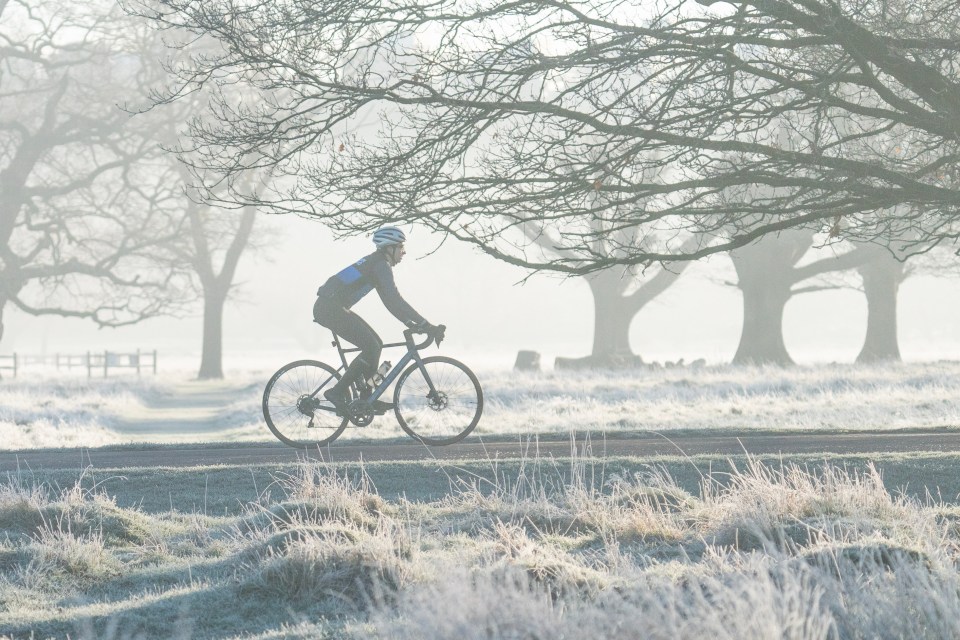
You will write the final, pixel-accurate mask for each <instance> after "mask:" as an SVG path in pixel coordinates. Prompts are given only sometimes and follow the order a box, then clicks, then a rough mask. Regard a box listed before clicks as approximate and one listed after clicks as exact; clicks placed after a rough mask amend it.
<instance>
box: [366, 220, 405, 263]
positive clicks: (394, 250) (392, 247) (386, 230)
mask: <svg viewBox="0 0 960 640" xmlns="http://www.w3.org/2000/svg"><path fill="white" fill-rule="evenodd" d="M406 241H407V236H406V235H405V234H404V233H403V231H401V230H400V229H398V228H396V227H380V228H379V229H377V230H376V231H375V232H374V233H373V244H375V245H377V249H378V250H379V251H383V252H384V253H386V254H387V257H388V258H389V259H390V262H391V263H392V264H394V265H396V264H397V263H399V262H400V261H401V260H402V259H403V255H404V254H405V253H406V251H405V249H404V247H403V243H404V242H406Z"/></svg>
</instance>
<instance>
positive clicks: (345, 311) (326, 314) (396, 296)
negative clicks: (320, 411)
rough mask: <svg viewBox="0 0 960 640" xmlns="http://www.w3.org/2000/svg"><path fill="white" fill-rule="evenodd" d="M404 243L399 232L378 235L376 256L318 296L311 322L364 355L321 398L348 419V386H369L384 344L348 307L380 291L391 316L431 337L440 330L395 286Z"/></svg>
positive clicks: (363, 260)
mask: <svg viewBox="0 0 960 640" xmlns="http://www.w3.org/2000/svg"><path fill="white" fill-rule="evenodd" d="M406 240H407V238H406V236H405V235H404V233H403V231H401V230H400V229H398V228H396V227H382V228H380V229H378V230H377V231H376V232H375V233H374V234H373V244H375V245H376V247H377V249H376V251H374V252H373V253H371V254H370V255H368V256H366V257H363V258H360V259H359V260H357V261H356V262H355V263H353V264H352V265H350V266H349V267H346V268H345V269H342V270H341V271H339V272H337V273H336V274H334V275H333V276H331V277H330V278H329V279H328V280H327V281H326V282H325V283H324V284H323V285H322V286H321V287H320V288H319V289H318V290H317V301H316V303H315V304H314V305H313V321H314V322H316V323H317V324H320V325H322V326H324V327H326V328H328V329H330V330H332V331H333V332H334V333H336V334H337V335H338V336H340V337H341V338H344V339H345V340H347V341H348V342H350V343H352V344H354V345H356V346H357V347H359V348H360V355H358V356H357V357H356V358H354V360H353V362H351V363H350V366H349V367H347V370H346V371H345V372H344V374H343V377H342V378H340V380H339V381H338V382H337V384H336V385H334V386H333V388H331V389H328V390H327V391H326V392H324V394H323V395H324V397H325V398H326V399H327V400H329V401H330V402H332V403H333V405H334V406H335V407H336V409H337V413H338V414H342V413H344V409H345V408H346V406H347V405H348V404H349V403H350V400H351V398H350V385H352V384H353V383H355V382H360V381H365V380H368V379H369V378H371V377H372V376H373V375H374V373H375V372H376V371H377V367H378V366H379V364H380V353H381V351H382V350H383V341H382V340H381V339H380V336H379V335H377V332H376V331H374V330H373V329H372V328H371V327H370V325H369V324H367V322H366V321H365V320H364V319H363V318H361V317H360V316H358V315H357V314H356V313H354V312H353V311H350V307H352V306H353V305H355V304H356V303H357V302H359V301H360V299H361V298H363V297H364V296H365V295H367V294H368V293H370V291H372V290H373V289H376V290H377V293H378V294H379V295H380V300H381V301H382V302H383V304H384V306H385V307H386V308H387V310H388V311H389V312H390V313H392V314H393V315H394V316H395V317H396V318H397V320H399V321H400V322H402V323H404V324H405V325H407V327H409V328H414V329H417V330H418V331H421V332H423V333H430V334H433V333H435V332H436V331H437V329H438V328H437V327H436V326H435V325H432V324H430V323H429V322H427V321H426V319H424V317H423V316H421V315H420V314H419V313H417V312H416V310H414V308H413V307H411V306H410V305H409V304H408V303H407V301H406V300H404V299H403V297H402V296H401V295H400V292H399V291H398V290H397V285H396V283H395V282H394V279H393V267H395V266H396V265H398V264H400V261H401V260H403V256H404V255H405V254H406V251H405V249H404V243H405V242H406ZM365 386H366V385H363V384H362V385H361V387H365Z"/></svg>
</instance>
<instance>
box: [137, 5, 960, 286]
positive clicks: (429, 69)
mask: <svg viewBox="0 0 960 640" xmlns="http://www.w3.org/2000/svg"><path fill="white" fill-rule="evenodd" d="M701 2H702V4H703V5H705V6H703V7H695V6H691V5H690V4H689V3H687V2H683V1H682V0H668V1H666V2H664V3H661V4H660V5H658V7H657V8H656V10H655V11H651V10H650V9H648V8H647V5H646V4H645V3H640V2H636V1H630V0H609V1H607V0H594V1H592V2H565V1H559V2H557V1H553V0H551V1H550V2H545V1H543V0H520V1H519V2H511V3H500V2H493V1H492V0H489V1H481V2H478V3H458V2H452V1H451V2H437V3H432V4H427V5H424V4H422V3H419V2H416V3H412V2H411V3H404V2H391V3H381V2H379V1H378V2H369V1H363V0H360V1H358V2H350V3H343V2H341V1H340V0H319V1H317V2H311V3H301V2H294V1H293V0H269V1H268V0H260V1H257V0H252V1H251V2H246V3H244V4H243V5H242V7H241V6H239V5H236V4H235V3H232V2H230V1H229V0H167V1H165V2H163V3H162V5H160V6H159V7H153V6H151V7H149V10H148V11H144V13H147V14H149V15H151V16H152V17H153V18H155V19H156V20H157V21H158V22H159V23H161V24H164V25H167V26H175V27H177V28H187V29H189V30H192V31H193V32H195V33H199V34H203V35H205V36H209V37H211V38H213V39H215V40H216V41H217V42H219V43H220V44H221V49H220V50H219V53H218V54H216V55H207V56H203V57H196V58H194V59H193V62H192V63H191V64H188V65H184V66H182V67H180V68H179V70H178V71H179V75H180V78H181V80H182V85H181V89H180V93H183V92H189V91H190V90H193V89H194V88H196V87H197V86H201V85H203V86H208V87H209V86H211V85H215V84H216V83H220V82H222V81H223V79H225V78H229V79H230V82H231V83H243V84H246V85H247V86H248V87H250V88H251V89H252V90H253V91H255V92H256V93H257V94H258V95H259V96H260V99H259V100H258V101H256V102H255V103H253V104H251V103H250V102H249V101H244V102H239V101H236V100H233V99H231V97H230V96H229V95H226V94H224V95H222V96H220V99H219V102H218V104H217V105H216V108H215V109H214V112H215V113H216V115H217V117H218V119H219V122H218V123H217V124H213V125H211V124H210V123H209V122H202V123H201V122H200V121H198V122H197V125H196V126H195V127H194V128H193V131H192V134H193V139H194V142H195V147H194V148H193V149H192V151H194V152H195V153H194V157H195V158H197V162H200V163H202V164H203V165H204V166H206V167H209V168H213V169H215V170H216V171H218V172H219V174H220V178H221V179H226V180H228V181H229V178H230V177H231V176H232V175H233V174H234V173H235V172H242V171H245V170H247V169H248V168H249V166H250V164H249V162H248V160H247V159H249V158H250V157H251V156H250V152H251V151H257V152H259V153H262V154H263V155H262V156H261V157H260V159H259V160H257V164H264V163H266V164H270V165H271V166H273V167H275V169H276V170H277V171H278V172H279V173H281V174H286V175H287V176H289V177H290V178H291V180H293V181H294V184H293V185H292V186H287V187H285V188H284V189H283V190H279V189H278V190H276V191H274V192H273V193H271V194H264V193H257V194H251V193H247V192H243V191H242V189H235V190H234V192H233V193H232V198H231V199H232V200H233V201H235V202H250V201H253V202H255V203H256V204H259V205H262V206H265V207H268V208H270V209H271V210H272V211H275V212H284V211H298V212H308V213H310V214H312V215H316V216H320V217H324V218H326V219H327V220H328V221H329V222H330V223H331V224H334V225H336V226H338V227H339V228H340V229H341V230H344V231H347V232H349V231H356V230H364V229H370V228H372V227H374V226H376V225H378V224H381V223H382V222H383V221H386V220H390V221H398V220H402V221H409V222H422V223H424V224H427V225H429V226H431V227H433V228H435V229H439V230H442V231H445V232H447V233H449V234H451V235H453V236H455V237H457V238H460V239H461V240H464V241H466V242H470V243H474V244H476V245H478V246H480V247H481V248H482V249H483V250H484V251H486V252H488V253H490V254H492V255H494V256H496V257H498V258H501V259H503V260H506V261H508V262H511V263H514V264H521V265H525V266H528V267H534V268H543V269H554V270H558V271H563V272H567V273H580V274H582V273H587V272H589V271H592V270H597V269H602V268H604V267H609V266H613V265H632V264H647V263H651V262H655V261H661V260H672V259H695V258H699V257H701V256H704V255H707V254H710V253H715V252H721V251H729V250H731V249H735V248H737V247H742V246H745V245H747V244H749V243H750V242H752V241H753V240H755V239H756V238H758V237H761V236H762V235H764V234H768V233H773V232H778V231H781V230H784V229H788V228H792V227H804V228H809V229H811V230H821V231H823V230H826V229H828V228H830V227H831V226H833V225H834V224H835V223H836V221H838V220H842V221H843V223H844V227H845V237H846V238H853V239H859V240H865V241H875V242H879V243H881V244H887V243H889V242H892V241H896V242H898V245H897V247H896V248H897V249H898V251H901V252H902V253H910V252H917V251H924V250H926V249H928V248H929V247H930V246H931V245H933V244H935V243H937V242H940V241H943V240H950V239H953V238H955V237H956V235H957V234H958V233H960V229H958V227H957V224H956V222H957V211H958V196H957V180H956V176H955V166H956V160H957V144H956V139H957V133H956V122H957V121H958V119H960V118H958V116H960V113H958V110H960V107H958V105H960V85H958V83H957V82H956V79H955V69H956V67H957V64H958V62H960V60H958V53H960V47H958V46H957V44H956V38H955V36H954V35H953V34H954V33H955V31H956V28H957V24H958V21H960V10H958V4H957V2H956V0H931V1H930V2H927V3H924V4H917V3H912V2H901V1H899V0H891V1H890V2H885V3H881V4H878V3H876V2H874V1H873V0H840V1H833V0H744V1H737V0H735V1H733V2H722V3H721V2H715V1H714V0H701ZM175 93H176V92H175ZM371 113H382V116H381V122H380V127H379V131H378V132H377V135H376V136H362V135H347V134H344V133H343V130H344V127H345V126H347V128H349V127H348V125H349V123H350V122H352V121H355V120H356V119H358V118H366V117H369V114H371ZM784 123H787V126H789V125H790V124H791V123H792V129H791V131H790V136H791V137H792V139H793V140H794V142H793V144H792V147H791V148H790V149H784V148H783V147H782V146H781V145H780V137H779V135H778V134H777V133H776V132H774V131H773V130H772V126H773V125H776V127H777V128H780V127H782V126H784ZM811 123H813V124H811ZM891 141H896V142H891ZM591 151H600V153H591ZM731 155H735V156H736V157H737V158H738V160H737V162H731V161H730V157H731ZM559 157H562V158H565V159H573V160H572V161H570V162H568V163H567V164H566V165H565V166H563V167H562V170H561V167H560V164H559V163H557V162H554V161H553V160H554V159H555V158H559ZM596 158H603V161H602V162H598V161H597V160H596ZM651 162H653V163H656V164H657V165H663V164H671V165H672V166H675V167H677V170H676V171H675V172H673V173H672V174H671V176H670V179H669V180H662V179H657V180H648V179H645V177H644V176H646V175H647V172H645V171H644V169H646V168H648V167H649V165H650V163H651ZM597 175H604V176H605V178H604V179H603V180H602V181H601V184H600V187H599V188H600V190H601V191H602V193H603V194H604V198H603V200H602V201H601V203H600V204H597V203H595V202H593V201H591V199H590V198H589V194H590V193H591V192H592V190H594V189H595V186H594V183H595V182H596V181H597V179H596V176H597ZM757 186H764V187H774V188H775V189H771V190H770V191H769V192H767V194H766V195H765V196H763V197H755V198H751V199H740V200H735V199H731V198H730V197H729V191H731V190H734V191H736V190H741V189H743V188H749V187H757ZM641 200H642V201H645V202H647V203H650V205H649V206H645V207H642V208H631V205H632V204H634V203H636V202H638V201H641ZM623 211H630V213H629V214H628V215H627V216H625V217H623V216H622V215H620V214H622V212H623ZM617 212H620V213H619V214H618V213H617ZM529 220H534V221H537V222H539V223H544V224H550V223H557V222H559V221H561V220H562V221H563V222H564V234H563V237H562V240H563V245H562V246H563V248H564V249H565V251H564V252H558V253H552V254H550V255H549V256H547V257H544V256H542V255H540V254H536V255H530V253H529V249H530V245H528V244H522V243H520V242H518V239H517V238H518V236H517V234H516V233H514V232H515V231H516V230H517V228H518V225H520V224H523V223H525V222H526V221H529ZM595 220H600V221H601V222H602V223H603V227H604V228H605V229H614V228H617V227H618V226H620V227H624V228H626V227H638V226H639V227H641V228H644V229H646V230H647V232H649V233H658V234H662V233H665V232H669V231H673V232H674V234H675V237H674V239H673V241H672V242H669V243H667V244H666V245H665V246H658V247H657V248H656V250H651V248H650V247H649V246H646V247H645V246H642V245H640V246H637V245H619V246H616V247H613V250H608V251H605V252H604V253H601V254H597V253H593V252H592V251H591V250H590V248H589V247H590V246H591V243H590V242H589V240H591V239H592V238H593V233H594V232H593V231H592V229H593V225H592V223H593V221H595ZM690 236H696V237H699V238H701V239H702V244H700V245H697V246H696V247H694V248H693V249H686V248H685V245H684V241H685V240H686V239H687V238H688V237H690ZM905 238H908V240H905Z"/></svg>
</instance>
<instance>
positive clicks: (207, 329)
mask: <svg viewBox="0 0 960 640" xmlns="http://www.w3.org/2000/svg"><path fill="white" fill-rule="evenodd" d="M203 293H204V295H203V354H202V356H201V358H200V372H199V373H198V374H197V378H198V379H200V380H211V379H220V378H223V307H224V304H225V303H226V300H227V291H226V290H225V289H223V288H222V287H219V286H217V285H211V286H210V287H209V288H207V287H205V288H204V291H203Z"/></svg>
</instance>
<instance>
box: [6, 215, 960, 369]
mask: <svg viewBox="0 0 960 640" xmlns="http://www.w3.org/2000/svg"><path fill="white" fill-rule="evenodd" d="M270 223H271V224H275V225H279V227H280V229H281V230H282V232H281V233H278V234H277V245H276V246H274V247H273V248H272V249H271V251H270V252H269V255H267V253H261V254H260V255H256V254H247V255H245V256H244V257H243V259H242V260H241V264H240V274H239V277H238V280H240V281H242V282H243V283H244V284H243V285H242V287H241V289H240V291H239V295H238V296H237V299H236V300H234V301H232V302H230V303H228V306H227V311H226V316H225V341H224V354H225V355H224V365H225V367H226V368H227V369H228V371H229V369H230V368H231V367H240V366H245V365H246V364H248V363H249V361H251V360H253V361H255V362H256V364H258V365H260V366H263V367H265V368H267V369H272V368H275V366H279V365H280V364H283V362H285V361H286V360H289V359H293V358H300V357H320V358H321V359H326V358H329V356H330V353H331V350H330V349H329V346H328V343H329V333H328V332H327V330H326V329H323V328H321V327H319V326H318V325H316V324H314V323H313V322H312V316H311V310H312V306H313V302H314V300H315V292H316V288H317V286H318V285H319V284H320V283H322V282H323V281H324V280H325V279H326V278H327V277H328V276H329V275H331V274H332V273H334V272H335V271H337V270H339V269H340V268H342V267H343V266H345V265H347V264H349V263H351V262H352V261H354V260H356V259H357V258H359V257H361V256H363V255H366V254H367V253H369V252H370V250H371V249H372V246H373V245H372V244H371V243H370V241H369V239H367V238H354V239H347V240H342V241H334V240H332V238H331V236H330V235H329V233H328V232H327V231H326V230H325V229H324V228H323V227H322V225H320V224H319V223H316V222H311V221H308V220H303V219H300V218H295V217H282V218H273V219H271V222H270ZM408 232H409V239H408V243H407V249H408V254H407V257H406V258H405V260H404V262H403V263H402V264H401V265H399V266H398V267H397V268H396V272H395V273H396V278H397V283H398V285H399V288H400V291H401V293H402V294H403V295H404V297H405V298H406V299H407V300H408V301H409V302H410V303H411V304H412V305H413V306H414V307H415V308H416V309H417V310H418V311H420V312H421V313H422V314H423V315H424V316H426V318H427V319H428V320H430V321H431V322H434V323H444V324H446V325H447V326H448V331H447V336H448V343H445V344H444V347H443V352H444V353H447V354H448V355H453V356H460V357H463V358H464V359H467V360H469V362H470V363H475V364H477V366H481V365H482V366H493V367H496V366H500V367H510V366H512V364H513V360H514V358H515V356H516V352H517V351H518V350H520V349H533V350H535V351H539V352H540V353H541V358H542V363H543V365H544V368H546V369H549V368H551V367H552V364H553V358H554V357H555V356H557V355H564V356H583V355H587V354H589V352H590V347H591V340H592V331H593V305H592V298H591V295H590V291H589V288H588V287H587V285H586V283H585V282H584V281H583V280H582V279H578V278H573V279H564V278H560V277H557V276H544V275H537V276H534V277H533V278H532V279H531V280H529V281H528V282H527V283H526V284H524V285H519V284H516V283H517V282H518V281H519V280H521V279H522V278H523V277H524V275H525V272H524V271H523V270H520V269H517V268H515V267H511V266H509V265H505V264H502V263H499V262H497V261H495V260H493V259H492V258H489V257H487V256H484V255H482V254H479V253H478V252H476V251H475V250H473V249H471V248H468V247H465V246H463V245H458V244H456V243H453V242H448V243H447V244H446V245H444V246H443V247H442V248H441V249H440V250H439V251H438V252H437V253H436V254H434V255H432V256H429V257H424V258H423V259H419V260H418V259H417V258H422V257H423V256H424V255H425V254H426V253H427V252H429V251H430V250H432V249H433V248H435V247H436V245H437V242H438V237H436V236H432V235H430V234H429V233H428V232H426V231H425V230H422V229H421V230H418V229H408ZM711 274H713V275H711ZM732 275H733V274H732V268H731V267H730V263H729V260H728V259H727V258H725V257H723V256H717V257H715V258H712V259H711V260H709V261H707V262H704V263H702V264H696V265H694V266H692V267H691V268H690V269H688V270H687V271H686V272H685V273H684V275H683V276H682V277H681V278H680V280H679V281H678V282H677V283H676V284H675V285H674V286H673V287H672V288H671V289H668V290H667V292H666V293H665V294H663V296H661V298H660V299H658V300H656V301H655V302H654V303H652V305H651V306H648V307H647V309H644V310H643V311H642V312H641V313H640V314H639V315H638V316H637V317H636V318H635V320H634V324H633V326H632V330H631V339H632V344H633V348H634V351H635V352H636V353H639V354H640V355H642V356H643V357H644V359H645V360H647V361H661V362H662V361H665V360H676V359H678V358H684V359H685V360H686V361H687V362H690V361H692V360H694V359H697V358H701V357H702V358H706V359H707V360H708V361H709V362H711V363H720V362H725V361H729V360H730V359H731V358H732V357H733V354H734V352H735V350H736V347H737V342H738V340H739V336H740V320H741V307H740V304H741V303H740V295H739V292H738V290H737V289H735V288H733V287H729V286H723V285H721V284H719V283H718V282H717V281H722V280H728V279H731V278H732ZM957 300H960V280H944V279H934V278H930V277H915V278H911V279H909V280H907V281H906V283H905V284H904V285H903V287H902V289H901V294H900V315H899V321H900V339H901V351H902V353H903V356H904V358H905V359H907V360H936V359H951V360H960V323H958V322H957V321H956V318H957V304H956V301H957ZM355 310H356V311H357V312H358V313H360V314H361V315H362V316H363V317H365V318H366V319H367V320H368V321H369V322H370V323H371V324H372V325H373V326H374V328H375V329H376V330H377V331H378V332H379V333H380V334H381V337H382V338H383V339H384V340H385V341H387V342H391V341H395V340H399V339H400V331H401V329H402V326H401V325H400V323H399V322H397V321H396V320H394V319H393V318H392V317H391V316H390V315H389V314H388V313H387V312H386V311H385V310H384V309H383V306H382V304H380V301H379V298H378V297H377V295H376V293H371V294H370V295H368V296H367V298H365V299H364V300H363V301H362V302H361V303H359V304H358V305H357V306H356V307H355ZM865 320H866V303H865V301H864V299H863V296H862V294H861V293H859V292H857V291H854V290H842V291H831V292H822V293H813V294H804V295H802V296H798V297H796V298H794V299H793V300H792V301H791V302H790V303H789V304H788V307H787V312H786V318H785V335H786V340H787V347H788V349H789V350H790V352H791V354H792V355H793V357H794V359H795V360H797V361H798V362H800V363H812V362H834V361H836V362H850V361H852V360H853V359H854V358H855V357H856V355H857V353H858V352H859V349H860V346H861V343H862V340H863V335H864V331H865V325H864V323H865ZM6 325H7V326H6V335H5V336H4V339H3V343H2V345H0V353H10V352H13V351H17V352H19V353H29V354H39V353H51V354H52V353H56V352H60V353H82V352H85V351H87V350H93V351H102V350H104V349H110V350H130V349H136V348H141V349H144V350H152V349H154V348H156V349H158V350H159V352H160V356H159V360H160V365H161V368H162V367H163V365H164V364H165V363H167V362H171V361H173V360H178V361H179V362H181V363H182V366H185V367H187V368H195V367H196V366H197V365H198V364H199V358H198V354H199V349H200V341H201V321H200V317H199V315H197V316H195V317H192V318H186V319H170V318H161V319H155V320H150V321H147V322H145V323H143V324H141V325H138V326H135V327H128V328H121V329H103V330H98V329H97V328H96V327H95V326H94V325H93V324H92V323H90V322H84V321H78V320H66V319H61V318H55V317H48V318H39V319H38V318H32V317H29V316H25V315H23V314H22V313H20V312H18V311H16V310H13V309H8V311H7V318H6ZM385 357H386V358H388V359H389V358H390V356H389V355H386V356H385ZM274 365H275V366H274Z"/></svg>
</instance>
